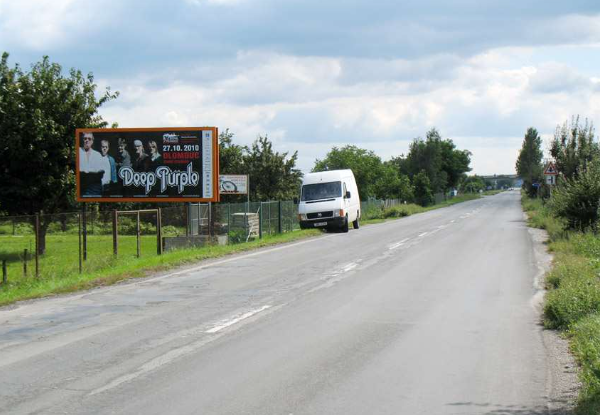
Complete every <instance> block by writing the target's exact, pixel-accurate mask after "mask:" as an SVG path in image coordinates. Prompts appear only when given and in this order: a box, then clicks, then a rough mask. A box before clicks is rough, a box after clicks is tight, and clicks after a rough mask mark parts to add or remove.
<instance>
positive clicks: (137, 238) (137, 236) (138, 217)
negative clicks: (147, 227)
mask: <svg viewBox="0 0 600 415" xmlns="http://www.w3.org/2000/svg"><path fill="white" fill-rule="evenodd" d="M135 236H136V240H137V257H138V258H139V257H140V254H141V252H140V251H141V245H140V211H139V210H138V211H137V215H136V221H135Z"/></svg>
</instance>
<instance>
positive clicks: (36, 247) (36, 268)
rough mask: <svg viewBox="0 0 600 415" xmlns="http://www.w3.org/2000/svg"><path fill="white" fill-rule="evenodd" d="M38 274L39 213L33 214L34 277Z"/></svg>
mask: <svg viewBox="0 0 600 415" xmlns="http://www.w3.org/2000/svg"><path fill="white" fill-rule="evenodd" d="M39 276H40V215H39V214H37V215H35V277H36V278H39Z"/></svg>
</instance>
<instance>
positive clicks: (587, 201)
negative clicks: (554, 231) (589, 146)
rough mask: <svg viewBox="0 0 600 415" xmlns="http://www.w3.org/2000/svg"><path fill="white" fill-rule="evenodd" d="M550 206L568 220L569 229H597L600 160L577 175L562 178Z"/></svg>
mask: <svg viewBox="0 0 600 415" xmlns="http://www.w3.org/2000/svg"><path fill="white" fill-rule="evenodd" d="M550 206H551V208H552V211H553V213H554V214H555V215H556V216H558V217H560V218H564V219H565V220H566V224H567V227H568V228H569V229H574V230H579V231H585V230H587V229H592V230H594V231H595V230H596V228H597V222H598V214H599V208H600V161H598V160H596V161H594V162H593V163H591V164H590V165H589V167H588V168H587V169H586V170H584V171H581V172H580V174H579V175H578V176H577V177H575V178H573V179H567V180H562V181H561V182H560V184H559V186H558V187H557V188H556V190H555V191H554V194H553V195H552V199H551V200H550Z"/></svg>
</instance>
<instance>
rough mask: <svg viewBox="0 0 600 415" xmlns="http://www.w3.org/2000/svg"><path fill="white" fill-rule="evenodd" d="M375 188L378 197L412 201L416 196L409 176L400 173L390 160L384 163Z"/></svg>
mask: <svg viewBox="0 0 600 415" xmlns="http://www.w3.org/2000/svg"><path fill="white" fill-rule="evenodd" d="M373 189H374V191H375V197H376V198H378V199H401V200H403V201H407V202H411V201H412V200H413V198H414V190H413V187H412V185H411V184H410V180H409V178H408V176H405V175H402V174H400V173H399V172H398V170H397V169H396V167H395V165H393V164H392V163H390V162H387V163H384V164H383V166H382V172H381V175H380V176H379V178H378V179H377V181H376V182H375V184H374V186H373Z"/></svg>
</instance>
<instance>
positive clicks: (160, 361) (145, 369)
mask: <svg viewBox="0 0 600 415" xmlns="http://www.w3.org/2000/svg"><path fill="white" fill-rule="evenodd" d="M284 305H285V304H282V305H280V306H277V307H273V308H271V307H272V306H270V305H267V306H263V307H261V308H259V309H256V310H253V311H250V312H248V313H245V314H243V315H242V316H240V317H238V318H236V319H233V320H230V321H229V322H227V323H225V324H227V325H226V326H225V324H222V325H221V326H217V327H215V328H213V329H211V330H214V331H211V330H209V331H206V332H205V333H210V334H213V335H212V336H207V337H204V338H202V339H200V340H198V341H195V342H193V343H190V344H187V345H185V346H182V347H179V348H177V349H173V350H170V351H168V352H167V353H164V354H162V355H160V356H157V357H155V358H154V359H152V360H150V361H148V362H146V363H144V364H143V365H142V366H140V367H139V369H138V370H136V371H135V372H132V373H129V374H127V375H123V376H120V377H118V378H116V379H114V380H113V381H112V382H109V383H108V384H106V385H104V386H102V387H100V388H97V389H94V390H93V391H91V392H90V393H89V396H93V395H97V394H99V393H102V392H106V391H108V390H111V389H114V388H116V387H117V386H119V385H122V384H123V383H127V382H131V381H132V380H134V379H136V378H138V377H140V376H142V375H145V374H146V373H149V372H152V371H154V370H156V369H158V368H160V367H162V366H164V365H166V364H169V363H171V362H173V361H174V360H176V359H178V358H180V357H182V356H185V355H187V354H190V353H193V352H195V351H196V350H198V349H200V348H201V347H203V346H206V345H207V344H209V343H211V342H213V341H215V340H217V339H219V338H221V337H223V336H225V335H226V334H227V332H221V333H218V331H219V330H222V329H224V328H225V327H229V326H231V325H233V324H235V323H238V322H240V321H242V320H244V319H247V318H249V317H250V316H252V315H255V314H257V313H259V312H261V311H264V310H266V309H268V308H271V311H273V310H277V309H279V308H281V307H283V306H284ZM249 314H250V315H249ZM234 320H235V321H234ZM215 329H216V330H215ZM215 333H216V334H215Z"/></svg>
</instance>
